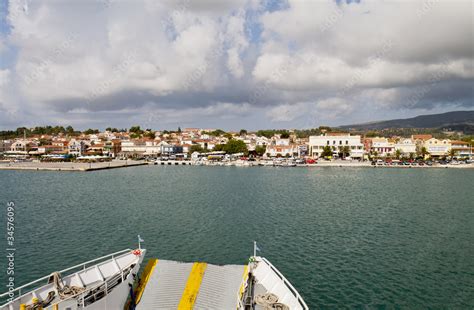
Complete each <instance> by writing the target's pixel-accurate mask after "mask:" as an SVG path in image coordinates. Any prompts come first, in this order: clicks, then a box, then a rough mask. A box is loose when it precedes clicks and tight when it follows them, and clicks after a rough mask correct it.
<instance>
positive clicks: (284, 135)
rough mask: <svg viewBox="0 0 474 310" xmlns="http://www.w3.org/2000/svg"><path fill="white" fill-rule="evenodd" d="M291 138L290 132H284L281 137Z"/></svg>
mask: <svg viewBox="0 0 474 310" xmlns="http://www.w3.org/2000/svg"><path fill="white" fill-rule="evenodd" d="M289 137H290V133H289V132H283V133H282V134H281V135H280V138H282V139H288V138H289Z"/></svg>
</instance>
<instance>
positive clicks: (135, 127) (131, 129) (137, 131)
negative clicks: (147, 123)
mask: <svg viewBox="0 0 474 310" xmlns="http://www.w3.org/2000/svg"><path fill="white" fill-rule="evenodd" d="M128 131H130V132H134V133H138V134H142V133H143V130H141V128H140V126H132V127H130V129H129V130H128Z"/></svg>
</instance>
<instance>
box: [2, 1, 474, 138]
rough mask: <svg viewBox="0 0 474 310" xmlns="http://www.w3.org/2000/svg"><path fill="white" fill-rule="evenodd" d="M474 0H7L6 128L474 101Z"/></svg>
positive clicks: (296, 121)
mask: <svg viewBox="0 0 474 310" xmlns="http://www.w3.org/2000/svg"><path fill="white" fill-rule="evenodd" d="M473 3H474V2H473V1H470V0H466V1H465V0H450V1H448V0H421V1H407V0H400V1H388V0H377V1H375V0H374V1H365V0H361V1H345V0H344V1H343V0H339V1H336V0H335V1H330V0H328V1H323V0H311V1H310V0H306V1H305V0H288V1H276V0H275V1H273V0H227V1H221V0H162V1H156V0H144V1H138V0H97V1H93V0H81V1H79V0H69V1H66V0H49V1H41V0H34V1H33V0H11V1H6V0H0V12H1V13H0V129H11V128H16V127H18V126H24V125H25V126H38V125H47V124H51V125H69V124H70V125H72V126H74V127H75V128H80V129H84V128H89V127H93V128H105V127H108V126H114V127H129V126H131V125H135V124H139V125H141V126H142V127H146V128H153V129H163V128H170V129H173V128H177V127H178V126H181V127H189V126H193V127H194V126H196V127H210V128H223V129H240V128H248V129H258V128H309V127H316V126H320V125H341V124H351V123H359V122H365V121H371V120H379V119H391V118H396V117H397V118H398V117H410V116H415V115H419V114H430V113H438V112H444V111H451V110H473V109H474V100H473V98H474V90H473V85H474V37H473V29H474V26H473V11H474V8H473Z"/></svg>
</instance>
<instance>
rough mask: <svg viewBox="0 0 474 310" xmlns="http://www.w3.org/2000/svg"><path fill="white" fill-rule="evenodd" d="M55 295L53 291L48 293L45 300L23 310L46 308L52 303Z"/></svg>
mask: <svg viewBox="0 0 474 310" xmlns="http://www.w3.org/2000/svg"><path fill="white" fill-rule="evenodd" d="M55 295H56V293H55V292H54V291H51V292H49V293H48V297H46V299H45V300H43V301H38V302H35V303H34V304H31V305H27V306H26V308H25V309H26V310H36V309H43V308H46V307H47V306H48V305H49V304H50V303H51V302H52V301H53V299H54V296H55Z"/></svg>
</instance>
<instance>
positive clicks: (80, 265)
mask: <svg viewBox="0 0 474 310" xmlns="http://www.w3.org/2000/svg"><path fill="white" fill-rule="evenodd" d="M130 251H131V249H125V250H121V251H118V252H115V253H112V254H108V255H105V256H102V257H99V258H96V259H93V260H90V261H87V262H85V263H82V264H79V265H75V266H73V267H69V268H66V269H63V270H61V271H59V273H60V274H64V273H66V272H68V271H71V270H75V269H80V268H81V269H83V270H85V269H86V266H87V265H89V264H92V263H97V262H99V261H105V260H107V259H113V258H114V257H115V256H117V255H119V254H124V253H126V252H130ZM70 274H72V273H70ZM50 277H51V275H47V276H44V277H42V278H39V279H36V280H34V281H31V282H29V283H27V284H24V285H22V286H20V287H17V288H15V289H14V290H12V291H9V292H5V293H3V294H1V295H0V298H5V297H7V296H9V297H10V296H11V295H12V293H13V295H15V294H16V292H18V297H17V298H19V297H21V296H22V294H21V291H22V290H23V289H25V288H27V287H31V286H33V284H38V283H39V282H41V281H44V280H49V279H50ZM46 284H47V283H46ZM36 288H38V287H36ZM34 289H35V288H32V289H31V290H34ZM26 292H30V290H27V291H26ZM17 298H15V299H13V300H11V301H9V302H7V303H5V304H3V305H0V307H5V306H7V305H8V304H10V303H12V302H13V301H15V300H16V299H17Z"/></svg>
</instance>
